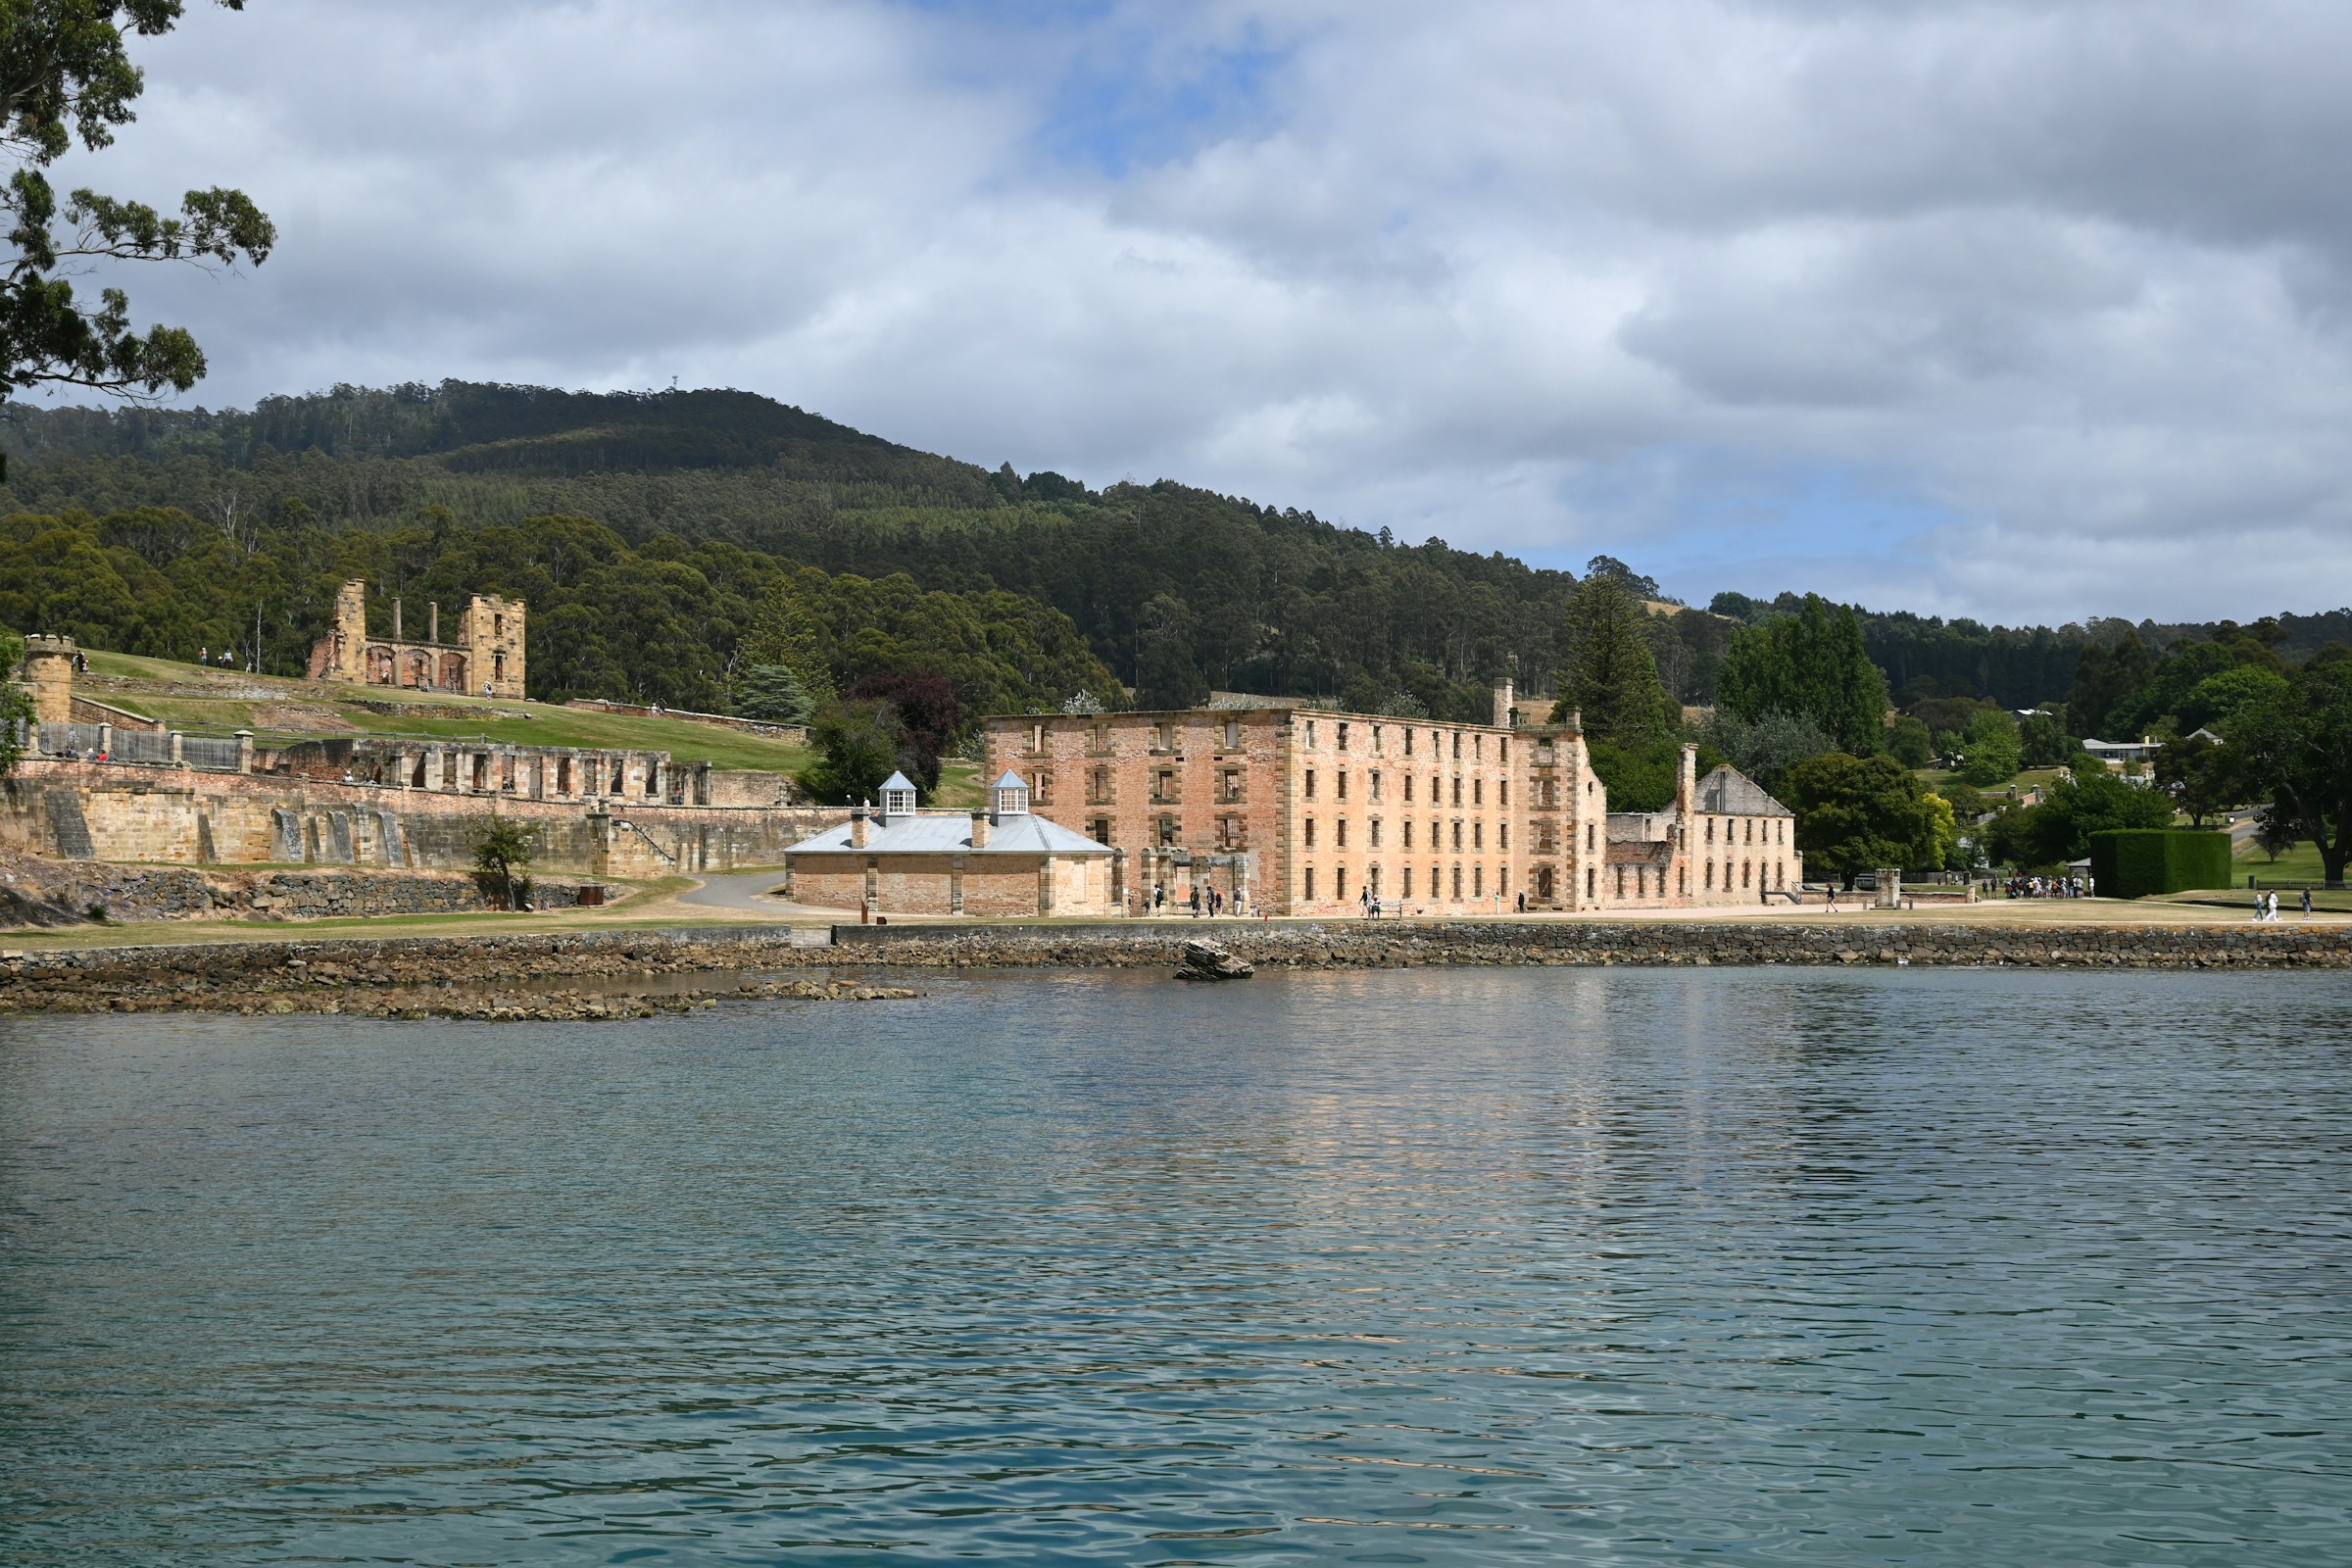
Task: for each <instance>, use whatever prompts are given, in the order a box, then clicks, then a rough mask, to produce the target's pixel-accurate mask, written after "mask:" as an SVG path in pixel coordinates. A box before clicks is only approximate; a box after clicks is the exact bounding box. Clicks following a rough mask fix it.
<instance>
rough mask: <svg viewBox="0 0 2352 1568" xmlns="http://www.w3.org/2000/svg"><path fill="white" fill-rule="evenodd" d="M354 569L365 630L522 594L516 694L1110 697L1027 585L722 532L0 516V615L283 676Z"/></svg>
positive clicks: (1082, 645) (1007, 704) (280, 517)
mask: <svg viewBox="0 0 2352 1568" xmlns="http://www.w3.org/2000/svg"><path fill="white" fill-rule="evenodd" d="M355 577H357V578H364V579H366V580H367V581H368V583H369V584H370V585H371V587H372V589H373V590H374V591H373V592H372V593H371V595H370V600H369V605H368V615H369V620H370V624H371V626H372V627H373V628H374V629H376V630H378V631H379V632H380V631H388V629H389V625H390V619H391V601H392V598H393V596H395V595H398V596H400V597H402V598H403V599H405V600H406V601H407V605H408V607H409V609H410V615H409V619H408V621H407V625H408V628H409V630H410V632H411V634H412V635H414V634H416V633H417V632H419V631H421V629H422V627H423V625H424V607H425V605H426V604H427V603H428V602H431V601H436V600H437V601H438V602H439V603H440V604H441V606H442V607H443V609H444V611H445V612H447V613H449V618H448V619H447V620H445V621H444V626H443V629H444V632H445V633H447V634H452V635H454V631H455V614H456V612H457V610H458V609H459V608H460V607H462V606H463V605H464V603H465V601H466V596H467V595H468V594H472V593H498V594H507V595H510V596H514V597H518V598H521V599H523V600H525V601H527V602H528V604H529V606H530V612H529V619H528V621H527V623H526V627H527V637H528V642H527V649H528V655H529V666H528V667H529V678H530V693H531V695H532V696H534V697H539V698H543V699H545V700H548V701H551V702H562V701H564V699H566V698H570V697H599V696H601V697H623V698H627V699H630V700H634V701H639V702H659V703H663V704H666V705H668V706H670V707H672V708H684V709H694V710H700V711H727V710H728V709H730V708H731V707H732V706H733V693H734V687H735V682H736V677H737V675H738V672H739V671H740V670H741V669H742V668H743V667H744V665H745V664H746V662H760V661H765V662H774V663H782V664H787V665H789V666H792V667H794V668H796V669H798V670H799V671H801V672H802V673H803V674H804V675H805V677H806V679H807V684H808V685H809V686H810V687H812V688H818V689H821V688H823V687H826V686H831V687H834V688H836V689H839V688H841V687H846V686H848V685H850V684H851V683H853V682H855V681H858V680H859V679H863V678H868V677H873V676H877V675H888V674H892V673H909V674H912V673H921V674H936V675H943V676H945V677H947V678H948V680H949V681H950V682H951V683H952V684H953V685H954V687H955V690H956V697H957V698H958V700H959V701H960V702H961V703H962V704H963V705H964V707H965V708H966V709H967V710H968V711H972V712H986V711H995V710H1004V709H1022V708H1030V707H1038V706H1050V705H1053V704H1056V703H1059V702H1061V701H1063V700H1064V699H1066V698H1067V697H1069V696H1071V695H1072V694H1075V693H1078V692H1087V693H1090V694H1092V695H1094V696H1096V697H1097V698H1098V699H1100V700H1104V701H1110V700H1115V698H1116V696H1117V693H1118V686H1117V683H1116V681H1114V680H1113V679H1112V677H1111V674H1110V671H1109V670H1108V669H1106V668H1105V667H1104V666H1103V663H1102V662H1101V661H1100V660H1098V659H1096V658H1095V656H1094V655H1093V653H1092V652H1091V651H1089V649H1088V648H1087V646H1086V640H1085V638H1083V637H1081V636H1080V635H1079V633H1078V629H1077V628H1076V627H1075V626H1073V625H1072V624H1070V620H1069V617H1068V616H1066V615H1063V614H1061V613H1059V612H1057V611H1054V610H1053V609H1052V608H1050V607H1048V606H1045V605H1041V604H1039V603H1038V602H1037V601H1035V600H1033V599H1026V598H1023V597H1021V596H1020V595H1017V594H1009V593H1004V592H1001V591H983V592H971V593H953V592H939V591H933V590H926V589H924V588H922V587H920V586H919V585H918V584H916V582H915V581H914V579H912V578H911V577H908V576H907V575H906V574H905V573H903V572H901V573H893V574H891V575H888V576H885V577H881V578H867V577H861V576H858V575H856V574H853V573H846V572H845V573H838V574H828V573H826V572H823V571H819V570H817V569H815V568H814V567H810V566H804V565H799V564H794V563H791V562H786V561H779V560H777V559H776V558H774V557H772V556H769V555H765V554H763V553H761V552H759V551H753V550H746V549H743V548H742V547H741V546H738V545H733V544H729V543H727V542H726V541H724V540H705V541H703V542H701V543H699V544H688V543H686V542H685V541H684V540H681V539H679V538H677V537H676V536H675V535H669V534H662V535H657V536H655V537H654V538H652V539H650V540H647V541H646V542H645V543H644V544H643V545H642V546H639V547H632V546H631V545H629V544H628V542H627V541H625V540H623V539H622V538H621V537H620V535H618V534H617V533H615V532H614V531H613V530H612V529H611V528H608V527H606V526H605V525H604V524H603V523H600V522H597V521H595V520H594V519H592V518H587V517H563V516H545V517H533V518H529V519H527V520H525V521H522V522H516V523H492V524H488V525H485V526H479V527H472V528H466V527H461V526H458V525H457V524H456V523H455V522H454V521H452V519H450V518H449V516H448V515H446V514H439V513H434V514H430V515H427V516H426V517H425V518H424V519H423V520H421V521H417V522H413V523H411V524H409V525H407V526H404V527H398V528H388V529H373V528H365V527H359V526H354V525H351V524H340V525H337V524H328V523H322V522H319V520H317V519H316V518H314V517H309V516H304V515H300V514H298V513H293V512H291V511H290V510H289V509H284V508H280V509H276V512H275V515H270V516H264V517H257V518H255V519H254V520H251V521H240V522H239V523H238V524H237V526H236V527H235V528H234V529H233V530H226V529H223V528H221V527H220V526H217V525H216V524H214V523H211V522H208V521H205V520H203V519H201V518H198V517H195V516H193V515H190V514H188V513H186V512H183V511H180V510H178V509H176V508H168V507H152V506H149V507H139V508H135V509H133V510H130V511H126V512H118V513H111V514H109V515H105V516H95V515H91V514H89V513H87V512H82V511H77V510H72V509H69V510H68V511H66V512H64V513H62V514H44V513H18V514H15V515H10V516H8V517H6V518H0V626H10V627H23V628H25V629H27V630H32V631H51V632H64V633H66V634H68V635H70V636H72V637H73V638H75V639H76V640H77V641H79V642H81V643H84V644H85V645H87V646H90V647H94V648H113V649H119V650H122V651H123V652H127V653H134V654H150V655H154V656H157V657H161V658H172V659H192V658H194V657H195V656H196V654H197V652H198V650H199V649H204V650H208V651H211V652H214V653H218V652H220V651H222V650H233V651H235V652H236V653H237V654H238V656H239V662H241V663H244V664H246V665H247V666H248V667H258V668H259V669H261V670H262V671H263V672H265V673H273V674H300V673H302V672H303V670H304V668H305V666H306V662H307V660H308V657H309V654H310V648H311V644H312V643H313V642H315V641H316V640H317V639H318V638H319V636H320V635H321V634H322V633H323V632H325V630H326V629H327V622H328V616H329V614H330V613H331V611H332V608H333V604H334V597H335V590H336V588H337V587H338V586H339V585H340V584H341V583H343V582H345V581H347V580H349V579H351V578H355ZM257 610H258V611H259V614H258V616H257V613H256V612H257Z"/></svg>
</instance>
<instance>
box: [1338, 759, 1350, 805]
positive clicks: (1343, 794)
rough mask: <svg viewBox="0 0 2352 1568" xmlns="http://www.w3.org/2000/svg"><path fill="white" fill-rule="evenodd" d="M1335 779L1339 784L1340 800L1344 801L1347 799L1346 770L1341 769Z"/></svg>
mask: <svg viewBox="0 0 2352 1568" xmlns="http://www.w3.org/2000/svg"><path fill="white" fill-rule="evenodd" d="M1337 777H1338V779H1339V783H1340V799H1341V800H1343V801H1344V800H1346V799H1347V798H1348V770H1347V769H1346V768H1344V767H1343V768H1341V769H1340V771H1339V773H1338V774H1337Z"/></svg>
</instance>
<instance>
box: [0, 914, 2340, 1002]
mask: <svg viewBox="0 0 2352 1568" xmlns="http://www.w3.org/2000/svg"><path fill="white" fill-rule="evenodd" d="M1546 933H1556V934H1557V935H1556V938H1555V937H1552V936H1547V935H1546ZM831 935H832V936H833V937H835V938H838V939H839V941H838V942H837V943H833V944H830V945H822V946H816V945H812V944H824V943H826V941H827V934H826V933H825V932H823V931H820V930H814V929H803V930H797V931H796V930H794V929H792V928H790V927H785V926H701V927H679V928H674V929H670V930H658V931H642V930H626V929H598V930H589V931H562V932H524V933H515V934H513V935H483V936H472V937H393V938H372V937H332V938H326V939H313V940H301V939H283V940H270V941H244V942H217V943H185V944H159V945H149V946H142V947H124V948H84V949H73V950H64V951H58V952H41V951H31V952H26V951H22V950H11V949H8V948H5V947H0V1011H4V1012H37V1011H63V1012H90V1011H98V1010H102V1009H115V1010H123V1011H152V1010H165V1009H195V1010H206V1011H232V1012H234V1011H243V1012H256V1011H290V1010H300V1011H310V1012H333V1011H351V1012H366V1013H374V1014H379V1015H380V1014H382V1013H385V1012H387V1011H390V1012H414V1011H417V1010H418V1009H419V1007H421V1008H422V1009H423V1010H426V1011H440V1010H446V1009H444V1008H442V1007H441V1006H439V1005H437V1004H431V1003H430V1001H429V998H427V997H426V994H425V993H426V988H433V987H439V986H442V985H443V984H444V983H446V984H448V985H452V986H459V987H466V988H471V989H472V990H474V991H475V992H476V993H477V994H482V995H487V994H491V993H504V994H506V995H509V996H517V995H521V994H524V993H527V992H529V991H531V990H533V989H534V988H537V989H555V988H562V987H566V986H569V987H574V988H577V987H579V986H582V985H592V984H599V983H601V984H604V985H606V986H608V987H611V986H619V985H626V984H627V983H629V982H631V981H634V980H643V979H650V978H651V977H654V976H658V975H663V976H675V975H680V974H687V973H692V972H697V971H701V972H711V971H736V970H745V969H751V970H760V969H779V968H800V967H806V966H808V965H810V964H821V965H825V966H827V967H828V968H830V969H831V970H833V971H835V973H836V974H837V975H838V974H839V973H841V972H842V971H844V970H846V971H848V972H849V973H851V974H870V973H871V972H872V971H875V970H878V969H884V968H887V967H895V966H907V967H914V966H929V967H967V966H968V967H1044V966H1076V967H1121V968H1125V967H1137V968H1152V969H1163V970H1165V971H1167V972H1168V973H1169V974H1170V975H1171V976H1172V975H1173V973H1174V970H1175V967H1176V958H1177V949H1178V947H1179V946H1180V945H1181V944H1182V943H1183V941H1184V939H1186V938H1187V937H1193V936H1212V937H1215V938H1216V939H1218V940H1220V941H1223V942H1225V943H1227V944H1228V945H1229V946H1230V947H1231V948H1232V949H1233V951H1234V953H1235V954H1236V955H1237V956H1240V957H1243V958H1246V959H1248V960H1250V961H1252V962H1254V963H1256V964H1257V965H1258V966H1259V967H1260V968H1261V969H1265V968H1283V967H1291V968H1401V967H1414V966H1420V965H1432V966H1436V965H1449V964H1461V965H1493V964H1544V965H1551V964H1561V965H1572V964H1602V965H1606V964H1669V965H1676V964H1725V963H1728V964H1740V963H1749V964H1761V963H1793V964H1814V965H1868V964H1894V963H1917V964H1961V965H1979V966H1991V965H2007V964H2020V965H2026V966H2032V967H2057V968H2084V967H2098V968H2127V967H2128V968H2168V969H2183V968H2204V969H2212V968H2224V969H2272V968H2327V969H2340V968H2346V967H2352V924H2346V925H2324V926H2317V927H2313V928H2309V929H2297V928H2296V927H2293V926H2285V927H2279V928H2276V929H2270V930H2252V929H2237V928H2233V927H2226V926H2143V927H2108V926H2063V927H2045V928H2041V929H2038V930H2035V931H2034V932H2031V933H2026V932H2020V931H2017V930H2015V929H2009V930H1989V931H1987V930H1968V929H1956V928H1952V927H1941V926H1932V927H1922V926H1872V927H1869V928H1867V929H1863V928H1849V929H1845V930H1839V929H1837V928H1836V927H1832V926H1827V925H1824V926H1812V925H1802V926H1799V925H1775V926H1761V927H1759V926H1744V925H1743V926H1730V925H1717V926H1708V925H1696V924H1692V925H1682V926H1677V927H1673V928H1667V927H1659V926H1628V925H1623V924H1615V923H1611V924H1601V923H1597V922H1596V923H1592V924H1584V923H1577V924H1568V923H1561V924H1557V925H1551V926H1534V925H1525V926H1522V925H1512V924H1499V925H1495V924H1479V923H1470V922H1464V923H1461V924H1457V925H1432V926H1421V927H1409V928H1408V927H1398V926H1390V927H1387V928H1385V929H1381V930H1373V929H1370V928H1369V925H1368V923H1367V925H1366V926H1363V927H1359V926H1357V925H1354V924H1349V923H1340V922H1333V923H1331V924H1312V925H1293V926H1276V927H1262V926H1258V927H1251V926H1247V925H1246V923H1245V922H1241V921H1209V920H1201V921H1190V920H1187V921H1181V922H1166V923H1160V922H1151V923H1146V922H1140V921H1139V922H1134V923H1130V924H1118V925H1114V924H1108V923H1105V924H1103V925H1100V926H1087V925H1073V926H1059V927H1053V926H1029V927H1017V926H1005V927H993V928H992V927H985V926H983V927H970V926H966V927H962V928H950V927H940V926H930V927H925V926H901V925H894V926H881V927H873V926H865V927H860V926H847V927H836V928H834V931H833V932H832V933H831ZM1171 983H1173V980H1172V979H1171ZM1236 983H1237V984H1243V985H1247V984H1249V983H1250V982H1248V981H1240V982H1236ZM744 988H745V987H744V983H743V982H740V981H739V980H738V979H736V978H733V977H730V978H729V979H727V980H726V981H725V982H723V983H719V984H714V985H704V986H697V985H693V984H689V983H683V982H674V981H673V982H670V983H668V984H667V987H666V991H665V995H666V996H667V997H668V998H669V1000H671V1001H674V1000H676V999H677V998H678V997H682V996H687V995H694V994H712V995H725V994H741V993H742V992H743V990H744ZM759 989H760V988H759V987H758V986H757V985H756V984H754V985H753V986H752V990H754V991H758V990H759ZM571 994H574V995H576V994H577V993H576V991H575V992H574V993H571ZM420 999H423V1000H420ZM485 1008H486V1010H485ZM461 1011H462V1012H463V1015H466V1016H490V1015H497V1016H507V1015H520V1014H517V1013H516V1012H515V1008H514V1007H512V1006H490V1005H486V1004H485V1005H484V1006H482V1007H476V1006H473V1005H470V1004H469V1005H468V1006H467V1007H466V1008H465V1009H461Z"/></svg>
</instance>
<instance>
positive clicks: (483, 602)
mask: <svg viewBox="0 0 2352 1568" xmlns="http://www.w3.org/2000/svg"><path fill="white" fill-rule="evenodd" d="M524 613H525V610H524V606H523V602H522V601H521V600H519V599H507V598H503V597H501V596H500V595H497V594H475V595H474V596H473V597H472V598H471V599H470V600H468V601H467V602H466V613H465V615H464V616H463V617H461V618H460V620H459V622H458V641H459V642H460V643H461V644H463V645H464V646H465V648H466V663H467V666H468V667H467V672H466V674H467V678H466V690H467V691H468V692H470V693H473V694H474V695H476V696H490V697H520V696H521V695H522V675H523V637H522V622H523V615H524Z"/></svg>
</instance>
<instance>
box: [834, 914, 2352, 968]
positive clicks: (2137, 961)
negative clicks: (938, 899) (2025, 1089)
mask: <svg viewBox="0 0 2352 1568" xmlns="http://www.w3.org/2000/svg"><path fill="white" fill-rule="evenodd" d="M833 934H834V940H835V941H836V942H837V943H839V944H840V945H841V946H842V947H843V948H844V949H845V950H846V951H850V952H857V953H860V954H863V955H866V956H870V957H871V958H872V959H873V960H875V961H877V962H886V963H898V964H921V965H945V966H955V967H960V966H967V965H968V966H974V967H1007V968H1014V967H1032V966H1040V965H1077V966H1087V967H1129V966H1136V965H1146V966H1149V965H1156V964H1161V963H1169V964H1172V963H1173V962H1174V961H1175V954H1176V947H1177V944H1179V943H1180V942H1182V941H1183V940H1184V939H1185V938H1187V937H1193V936H1204V937H1209V938H1211V939H1213V940H1215V941H1218V942H1223V943H1225V944H1226V945H1228V946H1229V947H1231V948H1232V949H1233V951H1234V955H1235V956H1237V957H1241V958H1244V959H1247V960H1249V961H1250V962H1252V963H1255V964H1257V965H1259V966H1260V967H1261V968H1266V967H1271V968H1350V969H1367V968H1369V969H1392V968H1413V967H1419V966H1423V965H1432V964H1545V965H1549V964H1690V965H1704V964H1767V963H1795V964H1827V965H1839V964H1874V963H1883V964H1923V965H1924V964H1939V965H1963V966H1975V965H1988V964H2022V965H2031V966H2035V967H2055V968H2091V967H2096V968H2213V967H2251V968H2276V967H2289V968H2345V967H2352V923H2346V924H2340V925H2339V924H2320V925H2312V926H2302V925H2296V924H2291V923H2290V924H2280V925H2276V926H2256V925H2254V924H2253V923H2252V922H2250V921H2249V922H2247V923H2246V924H2245V925H2242V926H2238V925H2210V924H2200V925H2112V926H2107V925H2090V924H2066V925H2034V926H2026V925H1995V924H1984V925H1961V924H1957V923H1944V922H1940V921H1939V922H1934V923H1921V924H1917V925H1883V924H1878V923H1876V922H1861V921H1856V922H1853V923H1850V924H1843V925H1841V924H1839V923H1838V922H1836V921H1833V920H1824V921H1822V922H1820V923H1818V924H1816V923H1813V922H1810V921H1807V922H1802V923H1799V922H1796V921H1774V922H1772V923H1770V924H1765V923H1760V922H1730V921H1726V922H1722V923H1716V922H1702V921H1696V920H1691V921H1682V920H1677V921H1672V922H1667V921H1655V922H1652V921H1603V920H1590V921H1588V920H1546V921H1526V922H1513V921H1507V920H1505V921H1471V920H1465V921H1449V922H1442V923H1429V924H1422V923H1418V922H1401V923H1400V922H1389V923H1383V922H1379V921H1372V920H1334V921H1316V922H1312V923H1299V924H1284V925H1260V924H1258V923H1256V922H1254V921H1250V920H1177V921H1149V922H1146V921H1134V922H1105V923H1103V924H1102V925H1061V926H1054V925H1038V926H969V925H906V924H894V925H888V926H836V927H834V928H833Z"/></svg>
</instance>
